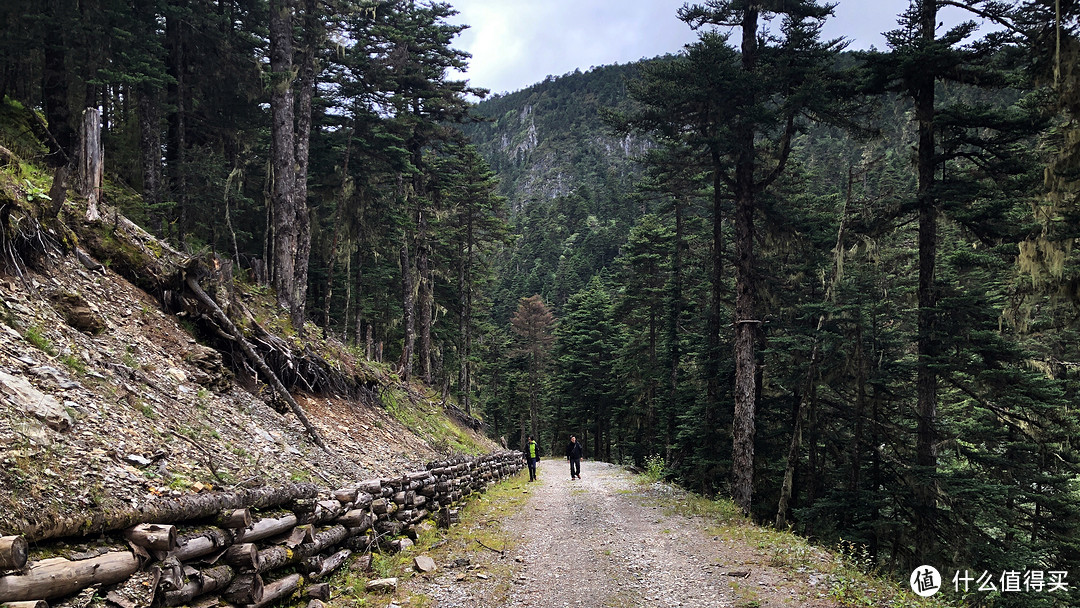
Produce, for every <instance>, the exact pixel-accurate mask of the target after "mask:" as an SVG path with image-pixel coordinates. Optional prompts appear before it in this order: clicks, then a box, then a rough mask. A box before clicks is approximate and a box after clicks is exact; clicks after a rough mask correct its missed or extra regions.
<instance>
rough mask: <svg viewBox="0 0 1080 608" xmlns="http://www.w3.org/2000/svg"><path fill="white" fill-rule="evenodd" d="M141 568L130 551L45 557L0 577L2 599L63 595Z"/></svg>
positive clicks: (120, 578)
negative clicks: (72, 557) (82, 556)
mask: <svg viewBox="0 0 1080 608" xmlns="http://www.w3.org/2000/svg"><path fill="white" fill-rule="evenodd" d="M138 570H139V558H137V557H135V555H134V554H133V553H132V552H131V551H116V552H111V553H106V554H104V555H100V556H98V557H93V558H90V559H83V560H77V561H73V560H68V559H64V558H62V557H58V558H52V559H46V560H42V561H39V562H34V564H33V565H31V566H30V568H29V569H28V570H27V572H26V573H25V574H12V575H9V576H2V577H0V603H3V602H12V601H15V602H18V601H26V600H50V599H53V598H58V597H64V596H65V595H71V594H72V593H75V592H77V591H81V590H83V589H85V588H87V587H89V586H91V585H112V584H114V583H119V582H121V581H124V580H127V579H128V578H129V577H131V575H133V574H135V573H136V572H138Z"/></svg>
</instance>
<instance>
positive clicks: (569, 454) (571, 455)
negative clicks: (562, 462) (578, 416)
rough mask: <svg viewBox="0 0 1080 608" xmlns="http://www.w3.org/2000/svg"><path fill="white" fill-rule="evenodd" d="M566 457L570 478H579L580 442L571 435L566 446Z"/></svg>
mask: <svg viewBox="0 0 1080 608" xmlns="http://www.w3.org/2000/svg"><path fill="white" fill-rule="evenodd" d="M566 459H567V460H569V461H570V479H581V444H580V443H578V442H577V437H575V436H573V435H571V436H570V445H568V446H566Z"/></svg>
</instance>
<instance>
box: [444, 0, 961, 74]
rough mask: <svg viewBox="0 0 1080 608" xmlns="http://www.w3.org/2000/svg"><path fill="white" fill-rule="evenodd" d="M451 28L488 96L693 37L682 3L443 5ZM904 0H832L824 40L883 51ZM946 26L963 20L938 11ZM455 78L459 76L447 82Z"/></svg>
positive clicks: (584, 0)
mask: <svg viewBox="0 0 1080 608" xmlns="http://www.w3.org/2000/svg"><path fill="white" fill-rule="evenodd" d="M448 1H449V2H450V3H451V4H453V6H454V7H455V8H456V9H457V10H458V11H459V13H460V14H459V15H456V16H455V17H454V18H453V19H452V22H453V23H462V24H467V25H469V26H470V29H468V30H465V32H464V33H463V34H462V35H461V36H460V37H459V38H458V39H457V40H456V41H455V44H454V46H455V47H456V48H459V49H461V50H464V51H467V52H469V53H471V54H472V55H473V58H472V59H471V60H470V61H469V70H468V73H467V74H466V75H465V76H464V77H465V78H468V79H469V82H470V84H471V85H472V86H477V87H483V88H486V89H490V90H491V91H492V92H493V93H503V92H511V91H517V90H520V89H522V88H525V87H527V86H529V85H531V84H534V83H536V82H540V81H541V80H543V79H544V78H545V77H547V76H549V75H552V76H560V75H562V74H565V73H567V72H572V71H574V70H575V69H581V70H582V71H584V70H588V69H589V68H590V67H594V66H600V65H610V64H613V63H630V62H633V61H637V60H639V59H642V58H648V57H655V56H657V55H663V54H665V53H676V52H678V51H679V50H681V49H682V46H683V45H684V44H686V43H688V42H692V41H693V40H695V39H696V38H697V34H696V33H695V32H693V31H692V30H691V29H690V28H689V27H688V26H687V25H686V24H685V23H683V22H682V21H679V19H678V17H677V16H676V14H677V11H678V9H679V8H680V7H682V6H683V4H684V3H685V2H684V1H683V0H448ZM907 6H908V0H840V2H839V6H837V8H836V16H835V17H834V18H832V19H830V20H829V21H828V22H826V26H825V33H824V35H825V37H827V38H836V37H840V36H843V37H845V38H848V39H849V40H851V45H850V46H849V48H850V49H867V48H870V46H876V47H877V48H878V49H882V50H884V49H885V39H884V37H883V36H881V33H882V32H885V31H888V30H893V29H896V28H897V25H896V16H897V15H898V14H899V13H901V12H903V11H904V10H905V9H906V8H907ZM942 16H943V18H944V19H945V20H946V22H947V23H955V22H956V21H958V20H960V19H962V18H963V17H962V16H960V15H958V14H956V13H948V12H945V11H943V13H942ZM454 77H455V78H460V77H461V75H455V76H454Z"/></svg>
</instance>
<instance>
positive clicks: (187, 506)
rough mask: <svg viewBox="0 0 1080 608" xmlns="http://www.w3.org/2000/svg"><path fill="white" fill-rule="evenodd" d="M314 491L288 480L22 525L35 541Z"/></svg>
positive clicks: (258, 504)
mask: <svg viewBox="0 0 1080 608" xmlns="http://www.w3.org/2000/svg"><path fill="white" fill-rule="evenodd" d="M315 495H316V487H315V486H314V485H313V484H289V485H285V486H281V487H265V488H255V489H251V490H239V491H237V492H229V493H216V492H215V493H210V494H189V495H184V496H181V497H179V498H176V499H171V498H170V499H157V500H154V501H150V502H148V503H146V504H144V505H142V506H140V507H139V508H138V509H131V510H126V511H114V512H108V513H105V512H100V511H99V512H96V513H83V514H81V515H80V516H78V517H74V516H73V517H70V518H57V519H53V520H51V521H49V522H48V523H43V524H36V525H35V524H31V525H27V526H25V527H24V529H23V531H22V533H23V534H24V535H25V536H26V539H27V541H30V542H37V541H41V540H46V539H49V538H60V537H62V536H82V535H85V534H89V533H91V532H108V531H110V530H121V529H123V528H130V527H131V526H134V525H136V524H140V523H142V522H145V521H156V522H159V523H173V522H178V521H187V520H190V519H200V518H206V517H213V516H214V515H216V514H218V513H220V512H221V511H222V510H225V509H229V510H231V509H239V508H242V507H251V508H256V509H266V508H269V507H274V506H278V505H281V504H284V503H286V502H289V501H291V500H293V499H296V498H312V497H314V496H315Z"/></svg>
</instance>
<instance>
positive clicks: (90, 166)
mask: <svg viewBox="0 0 1080 608" xmlns="http://www.w3.org/2000/svg"><path fill="white" fill-rule="evenodd" d="M104 171H105V150H104V148H103V147H102V144H101V112H99V111H98V109H97V108H86V110H84V111H83V121H82V131H81V132H80V136H79V194H80V195H81V196H83V197H85V198H86V221H88V222H94V221H97V220H98V219H99V218H100V217H101V214H100V213H99V212H98V201H100V200H101V183H102V180H103V179H104V176H105V174H104Z"/></svg>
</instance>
